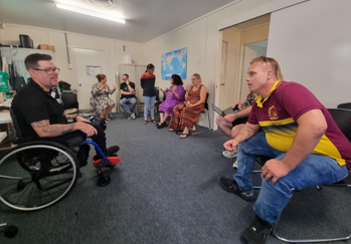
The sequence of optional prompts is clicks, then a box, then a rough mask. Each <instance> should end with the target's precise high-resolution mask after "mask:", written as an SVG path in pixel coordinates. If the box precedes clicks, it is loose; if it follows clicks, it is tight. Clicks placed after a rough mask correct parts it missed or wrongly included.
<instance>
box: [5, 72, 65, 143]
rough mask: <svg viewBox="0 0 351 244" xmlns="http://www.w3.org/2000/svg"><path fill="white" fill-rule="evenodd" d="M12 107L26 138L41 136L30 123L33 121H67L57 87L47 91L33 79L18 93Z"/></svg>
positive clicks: (63, 122) (57, 122)
mask: <svg viewBox="0 0 351 244" xmlns="http://www.w3.org/2000/svg"><path fill="white" fill-rule="evenodd" d="M11 109H12V110H13V112H14V113H15V115H16V118H17V120H18V124H19V126H20V128H21V131H22V135H23V137H24V138H33V139H34V138H38V137H39V136H38V135H37V133H36V132H35V131H34V129H33V128H32V126H31V125H30V124H31V123H33V122H38V121H41V120H49V121H50V124H66V123H67V119H66V116H65V115H64V110H63V106H62V102H61V99H60V98H59V96H57V91H56V89H54V88H53V89H52V90H51V91H50V92H46V91H44V90H43V89H42V88H41V87H40V86H39V85H38V84H37V83H36V82H34V81H33V80H32V79H30V81H29V83H28V85H26V86H24V87H23V88H22V89H21V90H19V92H18V93H17V94H16V96H15V97H14V99H13V101H12V105H11Z"/></svg>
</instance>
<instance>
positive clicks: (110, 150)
mask: <svg viewBox="0 0 351 244" xmlns="http://www.w3.org/2000/svg"><path fill="white" fill-rule="evenodd" d="M118 151H119V146H111V147H109V148H107V153H106V156H107V157H109V156H114V155H116V153H117V152H118ZM101 158H102V157H101V155H100V154H99V153H96V154H95V155H94V156H93V160H94V161H96V160H98V159H101Z"/></svg>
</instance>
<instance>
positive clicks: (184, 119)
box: [169, 85, 205, 131]
mask: <svg viewBox="0 0 351 244" xmlns="http://www.w3.org/2000/svg"><path fill="white" fill-rule="evenodd" d="M193 88H194V87H191V89H190V91H189V94H188V98H187V99H186V100H185V102H184V103H180V104H178V105H177V106H175V107H174V108H173V111H172V118H171V122H170V123H169V128H171V129H174V130H175V131H183V130H184V128H185V127H188V128H189V129H191V128H193V126H194V125H195V123H196V121H197V120H198V119H199V116H200V114H201V113H202V112H203V111H204V109H205V104H204V103H202V104H200V105H197V106H195V107H189V108H187V107H186V105H185V104H186V103H187V102H190V103H191V104H194V103H197V102H198V101H200V92H201V88H202V85H201V86H200V87H199V89H198V90H197V91H193Z"/></svg>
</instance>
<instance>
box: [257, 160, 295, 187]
mask: <svg viewBox="0 0 351 244" xmlns="http://www.w3.org/2000/svg"><path fill="white" fill-rule="evenodd" d="M289 172H290V168H289V167H288V166H287V165H285V164H284V163H283V162H282V161H279V160H276V159H271V160H268V161H267V162H266V163H265V165H264V166H263V167H262V176H263V177H264V180H265V181H268V180H269V179H270V178H272V177H273V179H272V184H273V185H274V184H275V183H276V182H277V180H279V178H281V177H284V176H286V175H287V174H289Z"/></svg>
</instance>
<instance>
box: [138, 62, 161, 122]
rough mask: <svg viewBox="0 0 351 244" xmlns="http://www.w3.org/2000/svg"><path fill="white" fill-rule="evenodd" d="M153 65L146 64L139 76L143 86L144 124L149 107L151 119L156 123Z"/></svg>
mask: <svg viewBox="0 0 351 244" xmlns="http://www.w3.org/2000/svg"><path fill="white" fill-rule="evenodd" d="M154 71H155V66H154V65H153V64H148V65H147V67H146V71H145V73H144V74H142V76H141V78H140V84H141V88H143V90H144V91H143V99H144V125H146V124H147V123H148V122H147V115H148V111H149V107H150V113H151V114H150V115H151V121H152V122H153V123H155V124H156V123H157V122H156V120H155V100H156V89H155V81H156V76H155V75H154Z"/></svg>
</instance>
